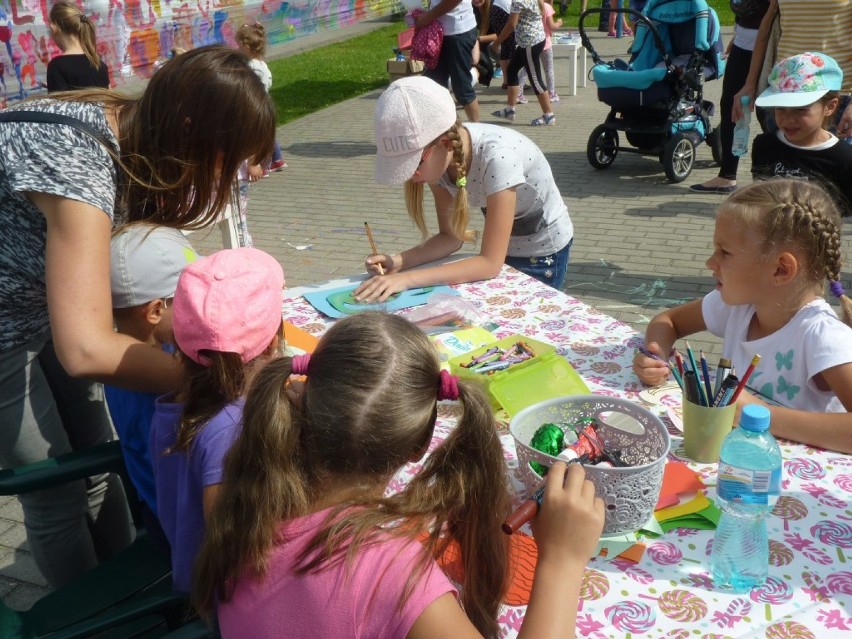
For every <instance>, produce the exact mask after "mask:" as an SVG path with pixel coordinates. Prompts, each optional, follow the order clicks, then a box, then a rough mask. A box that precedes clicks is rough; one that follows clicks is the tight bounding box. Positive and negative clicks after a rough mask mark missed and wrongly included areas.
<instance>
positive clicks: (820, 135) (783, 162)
mask: <svg viewBox="0 0 852 639" xmlns="http://www.w3.org/2000/svg"><path fill="white" fill-rule="evenodd" d="M842 83H843V72H842V71H841V70H840V67H839V66H838V65H837V63H836V62H835V61H834V59H833V58H830V57H829V56H827V55H825V54H824V53H802V54H801V55H796V56H793V57H792V58H787V59H786V60H782V61H781V62H779V63H778V64H776V65H775V66H774V67H773V69H772V72H771V73H770V74H769V87H768V88H767V89H766V90H765V91H764V92H763V93H761V94H760V96H759V97H758V98H757V101H756V102H755V105H756V106H758V107H762V108H765V109H774V111H775V122H776V124H777V125H778V130H777V131H775V132H773V133H761V134H760V135H758V136H757V137H756V138H755V139H754V142H753V143H752V161H751V172H752V176H753V177H754V178H755V179H762V178H769V177H777V176H783V177H803V178H807V179H810V180H816V181H818V182H820V183H821V184H822V185H823V186H825V187H826V188H827V189H828V190H829V191H830V192H832V194H833V195H835V196H836V197H837V199H838V204H839V206H840V211H841V214H842V215H843V216H844V217H846V216H849V215H852V147H850V146H849V145H848V144H843V143H842V142H841V141H840V140H839V139H838V138H837V136H835V135H834V134H832V133H830V132H829V131H827V130H826V128H825V127H827V126H829V125H830V124H831V121H832V117H833V115H834V114H835V112H836V111H837V105H838V100H839V97H838V96H839V94H838V92H839V91H840V87H841V85H842Z"/></svg>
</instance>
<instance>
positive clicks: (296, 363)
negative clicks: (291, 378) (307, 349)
mask: <svg viewBox="0 0 852 639" xmlns="http://www.w3.org/2000/svg"><path fill="white" fill-rule="evenodd" d="M310 361H311V354H310V353H304V354H303V355H294V356H293V359H292V360H290V370H291V371H292V373H293V375H307V374H308V364H309V363H310Z"/></svg>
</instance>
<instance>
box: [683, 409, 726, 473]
mask: <svg viewBox="0 0 852 639" xmlns="http://www.w3.org/2000/svg"><path fill="white" fill-rule="evenodd" d="M736 414H737V405H736V404H731V405H730V406H721V407H709V406H701V405H699V404H694V403H693V402H690V401H687V400H686V398H684V400H683V450H684V452H685V453H686V456H687V457H689V458H690V459H691V460H693V461H697V462H701V463H705V464H715V463H716V462H717V461H719V451H720V450H721V448H722V442H723V441H724V439H725V437H726V436H727V435H728V433H730V432H731V429H732V428H733V427H734V417H735V416H736Z"/></svg>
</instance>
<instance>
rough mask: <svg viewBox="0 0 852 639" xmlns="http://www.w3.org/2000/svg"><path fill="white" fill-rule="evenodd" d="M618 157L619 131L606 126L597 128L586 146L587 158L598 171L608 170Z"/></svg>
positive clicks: (600, 125)
mask: <svg viewBox="0 0 852 639" xmlns="http://www.w3.org/2000/svg"><path fill="white" fill-rule="evenodd" d="M617 155H618V131H614V130H613V129H610V128H607V126H606V125H605V124H599V125H598V126H596V127H595V129H594V131H592V134H591V135H590V136H589V143H588V144H587V145H586V157H587V158H588V159H589V164H591V165H592V166H593V167H595V168H596V169H608V168H609V166H610V165H611V164H612V163H613V162H614V161H615V156H617Z"/></svg>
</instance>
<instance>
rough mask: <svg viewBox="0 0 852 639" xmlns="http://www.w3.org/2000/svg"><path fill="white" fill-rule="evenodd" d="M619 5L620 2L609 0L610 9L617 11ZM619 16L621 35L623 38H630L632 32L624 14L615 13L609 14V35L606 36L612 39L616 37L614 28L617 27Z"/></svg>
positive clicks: (618, 0)
mask: <svg viewBox="0 0 852 639" xmlns="http://www.w3.org/2000/svg"><path fill="white" fill-rule="evenodd" d="M620 5H621V2H620V0H609V6H610V8H611V9H617V8H618V7H619V6H620ZM619 15H620V16H621V34H622V35H624V36H627V37H629V36H632V35H633V31H632V30H631V29H630V25H629V24H628V23H627V14H626V13H621V14H619V13H617V12H615V11H610V12H609V33H607V35H608V36H609V37H610V38H614V37H616V36H617V35H618V32H617V31H616V29H615V28H616V26H617V25H618V22H617V20H618V16H619Z"/></svg>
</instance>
